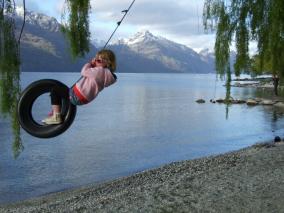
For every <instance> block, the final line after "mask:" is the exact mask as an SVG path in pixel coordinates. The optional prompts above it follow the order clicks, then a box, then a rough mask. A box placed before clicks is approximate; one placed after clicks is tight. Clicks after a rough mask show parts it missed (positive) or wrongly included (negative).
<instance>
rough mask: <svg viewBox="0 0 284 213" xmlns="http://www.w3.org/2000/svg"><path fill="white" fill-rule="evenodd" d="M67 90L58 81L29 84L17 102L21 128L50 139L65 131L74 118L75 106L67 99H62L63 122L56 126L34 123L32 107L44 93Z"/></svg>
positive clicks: (36, 135)
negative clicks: (52, 90) (54, 88)
mask: <svg viewBox="0 0 284 213" xmlns="http://www.w3.org/2000/svg"><path fill="white" fill-rule="evenodd" d="M54 86H57V87H62V88H63V89H65V90H66V88H68V87H67V86H66V85H65V84H63V83H61V82H60V81H57V80H53V79H42V80H38V81H35V82H33V83H31V84H30V85H29V86H28V87H27V88H26V89H25V90H24V91H23V92H22V94H21V96H20V99H19V102H18V109H17V110H18V111H17V112H18V119H19V123H20V125H21V126H22V128H23V129H24V130H25V131H26V132H28V133H29V134H31V135H32V136H35V137H38V138H52V137H56V136H58V135H60V134H61V133H63V132H64V131H66V130H67V129H68V128H69V127H70V125H71V124H72V122H73V121H74V118H75V116H76V110H77V108H76V106H75V105H73V104H71V103H70V101H69V99H68V98H67V97H68V95H67V96H66V97H62V104H61V115H62V119H63V122H62V124H57V125H45V124H40V123H38V122H36V121H35V120H34V118H33V115H32V107H33V104H34V102H35V100H36V99H37V98H38V97H39V96H41V95H42V94H44V93H50V91H51V89H52V88H53V87H54Z"/></svg>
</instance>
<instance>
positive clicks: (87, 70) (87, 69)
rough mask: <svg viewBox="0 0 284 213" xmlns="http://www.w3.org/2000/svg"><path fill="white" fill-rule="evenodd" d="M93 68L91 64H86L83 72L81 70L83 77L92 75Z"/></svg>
mask: <svg viewBox="0 0 284 213" xmlns="http://www.w3.org/2000/svg"><path fill="white" fill-rule="evenodd" d="M91 68H92V66H91V64H90V63H86V64H85V65H84V66H83V68H82V70H81V75H82V76H84V77H88V76H90V75H91V73H92V72H91Z"/></svg>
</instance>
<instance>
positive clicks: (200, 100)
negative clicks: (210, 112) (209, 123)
mask: <svg viewBox="0 0 284 213" xmlns="http://www.w3.org/2000/svg"><path fill="white" fill-rule="evenodd" d="M196 102H197V103H199V104H203V103H205V100H204V99H198V100H196Z"/></svg>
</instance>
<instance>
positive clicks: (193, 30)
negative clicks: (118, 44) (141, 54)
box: [16, 0, 215, 52]
mask: <svg viewBox="0 0 284 213" xmlns="http://www.w3.org/2000/svg"><path fill="white" fill-rule="evenodd" d="M131 2H132V0H91V14H90V32H91V35H92V38H93V39H96V40H104V41H106V40H108V38H109V36H110V35H111V33H112V32H113V30H114V29H115V27H116V26H117V24H116V23H117V22H118V21H119V20H120V19H121V18H122V16H123V13H122V12H121V11H122V10H125V9H127V8H128V7H129V5H130V4H131ZM16 3H17V5H22V1H19V0H17V1H16ZM203 4H204V0H154V1H153V0H136V1H135V3H134V4H133V6H132V8H131V10H130V11H129V12H128V14H127V16H126V17H125V19H124V20H123V22H122V24H121V25H120V27H119V28H118V30H117V31H116V33H115V36H114V37H113V38H112V41H115V40H117V39H121V38H129V37H131V36H133V35H134V34H135V33H136V32H138V31H141V30H149V31H150V32H151V33H153V34H154V35H156V36H162V37H165V38H167V39H169V40H172V41H174V42H177V43H180V44H184V45H186V46H188V47H190V48H193V49H194V50H196V51H197V52H199V51H200V50H202V49H205V48H208V49H210V50H213V48H214V42H215V35H214V33H206V32H205V31H204V28H203V23H202V22H203V20H202V13H203ZM64 5H65V0H48V1H42V0H26V8H27V10H30V11H35V12H40V13H44V14H46V15H49V16H53V17H55V18H56V19H57V20H58V21H59V22H61V20H62V18H61V14H62V12H63V11H64ZM112 41H111V42H112Z"/></svg>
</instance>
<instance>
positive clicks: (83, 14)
mask: <svg viewBox="0 0 284 213" xmlns="http://www.w3.org/2000/svg"><path fill="white" fill-rule="evenodd" d="M65 6H66V7H67V12H68V13H69V17H68V21H67V22H66V23H65V24H63V25H62V32H63V33H64V34H65V35H66V38H67V39H68V40H69V43H70V49H71V54H72V56H73V58H76V57H78V56H79V57H83V56H84V55H85V54H86V53H87V52H89V46H90V35H91V34H90V30H89V11H90V8H91V7H90V0H66V1H65ZM64 16H65V14H63V17H64Z"/></svg>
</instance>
